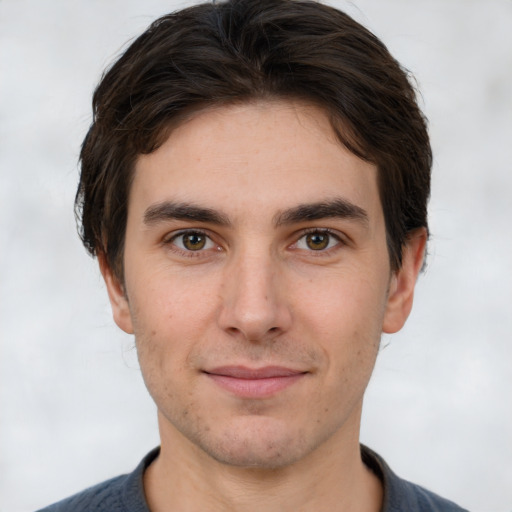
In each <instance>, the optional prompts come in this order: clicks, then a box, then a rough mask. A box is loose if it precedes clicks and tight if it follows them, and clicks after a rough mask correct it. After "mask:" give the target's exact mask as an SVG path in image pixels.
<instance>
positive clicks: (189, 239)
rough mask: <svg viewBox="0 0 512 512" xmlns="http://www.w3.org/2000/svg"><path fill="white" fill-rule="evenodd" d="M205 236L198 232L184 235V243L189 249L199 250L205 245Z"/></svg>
mask: <svg viewBox="0 0 512 512" xmlns="http://www.w3.org/2000/svg"><path fill="white" fill-rule="evenodd" d="M205 242H206V240H205V237H204V236H203V235H200V234H198V233H193V234H191V235H185V237H184V241H183V243H184V245H185V247H186V248H187V249H190V250H191V251H197V250H199V249H202V248H203V247H204V245H205Z"/></svg>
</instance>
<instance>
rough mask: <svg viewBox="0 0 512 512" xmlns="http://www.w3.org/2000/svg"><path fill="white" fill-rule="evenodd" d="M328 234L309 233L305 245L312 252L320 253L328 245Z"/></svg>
mask: <svg viewBox="0 0 512 512" xmlns="http://www.w3.org/2000/svg"><path fill="white" fill-rule="evenodd" d="M330 238H331V237H330V235H329V234H328V233H309V234H307V235H306V245H307V246H308V248H309V249H311V250H313V251H321V250H323V249H325V248H326V247H327V246H328V245H329V241H330Z"/></svg>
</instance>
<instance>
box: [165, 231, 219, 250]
mask: <svg viewBox="0 0 512 512" xmlns="http://www.w3.org/2000/svg"><path fill="white" fill-rule="evenodd" d="M169 243H171V244H172V245H174V246H176V247H177V248H178V249H180V250H181V251H185V252H199V251H204V250H208V249H213V248H214V247H215V244H214V243H213V241H212V240H211V238H210V237H209V236H208V235H206V234H205V233H202V232H201V231H185V232H183V231H182V232H181V233H179V234H177V235H176V236H174V237H173V238H172V239H171V240H169Z"/></svg>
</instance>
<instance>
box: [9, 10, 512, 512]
mask: <svg viewBox="0 0 512 512" xmlns="http://www.w3.org/2000/svg"><path fill="white" fill-rule="evenodd" d="M330 3H331V4H333V5H335V6H337V7H339V8H341V9H344V10H346V11H347V12H349V13H350V14H352V15H353V16H354V17H355V18H356V19H357V20H359V21H360V22H362V23H363V24H364V25H366V26H367V27H369V28H370V29H371V30H373V31H374V32H375V33H376V34H377V35H378V36H379V37H380V38H382V39H383V41H384V42H385V43H386V44H387V45H388V47H389V49H390V50H391V53H393V54H394V55H395V57H397V59H398V60H399V61H400V62H401V63H402V64H403V65H404V66H406V67H407V68H408V69H410V70H411V71H412V72H413V73H414V75H415V76H416V79H417V82H418V84H419V89H420V91H421V100H420V101H421V104H422V106H423V108H424V110H425V112H426V114H427V116H428V118H429V119H430V129H431V135H432V143H433V147H434V153H435V165H434V178H433V193H432V201H431V208H430V212H431V230H432V241H431V245H430V256H429V262H428V267H427V269H426V272H425V274H424V275H422V276H421V277H420V280H419V284H418V290H417V295H416V303H415V308H414V310H413V313H412V315H411V318H410V320H409V322H408V324H407V326H406V327H405V328H404V329H403V331H402V332H401V333H399V334H397V335H394V336H388V337H385V338H384V339H383V348H382V351H381V354H380V356H379V360H378V362H377V368H376V370H375V373H374V376H373V378H372V381H371V383H370V386H369V390H368V393H367V399H366V403H365V411H364V419H363V426H362V435H361V439H362V441H363V442H364V443H365V444H367V445H369V446H370V447H372V448H373V449H375V450H376V451H378V452H379V453H381V454H382V455H383V456H384V457H385V458H386V459H387V461H388V463H389V464H390V465H391V467H392V468H393V469H394V470H395V472H397V473H398V474H400V475H401V476H403V477H406V478H407V479H410V480H413V481H415V482H417V483H420V484H422V485H423V486H426V487H428V488H430V489H432V490H434V491H436V492H438V493H439V494H442V495H444V496H446V497H448V498H451V499H452V500H454V501H456V502H458V503H460V504H461V505H463V506H464V507H467V508H468V509H470V510H472V511H474V512H510V511H511V510H512V229H511V223H512V30H511V29H512V1H511V0H486V1H485V2H484V1H482V0H413V1H412V0H358V1H355V2H346V1H341V0H340V1H332V2H330ZM189 4H190V2H177V1H172V0H167V1H163V0H145V1H141V0H106V1H105V0H103V1H100V0H88V1H86V0H80V1H79V0H45V1H44V2H41V1H38V0H0V315H1V318H0V336H1V338H0V511H1V512H24V511H32V510H35V509H37V508H39V507H42V506H43V505H46V504H49V503H50V502H53V501H56V500H58V499H60V498H63V497H64V496H67V495H69V494H71V493H74V492H76V491H79V490H81V489H83V488H85V487H86V486H89V485H92V484H94V483H96V482H99V481H100V480H103V479H106V478H109V477H111V476H115V475H117V474H119V473H123V472H128V471H131V470H132V469H133V468H134V467H135V466H136V465H137V463H138V462H139V460H140V458H141V457H142V456H143V455H144V454H145V453H146V452H147V451H149V450H150V449H151V448H152V447H154V446H155V445H157V444H158V433H157V427H156V413H155V407H154V405H153V403H152V401H151V399H150V398H149V395H148V394H147V392H146V390H145V388H144V384H143V382H142V379H141V376H140V372H139V369H138V363H137V358H136V354H135V351H134V348H133V340H132V339H131V338H130V337H129V336H126V335H124V334H122V333H121V332H120V331H119V330H118V329H117V328H116V327H115V326H114V323H113V321H112V319H111V314H110V308H109V305H108V301H107V295H106V293H105V290H104V287H103V284H102V282H101V279H100V274H99V271H98V269H97V266H96V262H95V261H93V260H92V259H90V258H89V257H88V256H87V255H86V254H85V251H84V249H83V248H82V247H81V245H80V242H79V239H78V237H77V235H76V231H75V223H74V218H73V198H74V193H75V187H76V183H77V164H76V162H77V156H78V151H79V146H80V143H81V141H82V138H83V137H84V135H85V133H86V130H87V128H88V126H89V123H90V120H91V112H90V101H91V95H92V91H93V88H94V86H95V84H96V83H97V81H98V80H99V78H100V75H101V72H102V70H103V69H104V68H105V66H107V65H108V64H109V63H110V62H111V61H112V60H113V59H114V57H115V56H116V55H118V54H119V52H120V51H121V50H122V49H123V48H125V43H126V42H127V41H128V40H130V39H131V38H133V37H134V36H136V35H138V34H139V33H140V32H142V31H143V30H144V29H145V27H146V26H147V25H148V24H149V23H150V22H151V21H152V20H153V19H155V18H156V17H157V16H160V15H162V14H164V13H167V12H169V11H172V10H175V9H177V8H181V7H184V6H186V5H189Z"/></svg>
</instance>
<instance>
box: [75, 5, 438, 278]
mask: <svg viewBox="0 0 512 512" xmlns="http://www.w3.org/2000/svg"><path fill="white" fill-rule="evenodd" d="M265 98H268V99H276V98H277V99H279V98H284V99H287V98H289V99H298V100H304V101H307V102H308V103H313V104H315V105H317V106H319V107H321V108H322V109H324V110H325V111H326V112H327V113H328V115H329V118H330V121H331V125H332V127H333V129H334V131H335V133H336V135H337V137H338V138H339V140H340V141H341V142H342V143H343V144H344V145H345V146H346V147H347V148H348V149H349V150H350V151H352V152H353V153H354V154H356V155H357V156H359V157H361V158H363V159H365V160H367V161H370V162H372V163H374V164H376V165H377V167H378V170H379V174H378V184H379V194H380V199H381V202H382V207H383V211H384V217H385V223H386V233H387V243H388V250H389V255H390V262H391V267H392V268H393V269H394V270H396V269H398V268H400V266H401V258H402V248H403V246H404V244H405V242H406V240H407V236H408V234H409V233H410V232H411V231H413V230H415V229H416V228H419V227H426V228H427V227H428V224H427V202H428V198H429V194H430V169H431V165H432V153H431V148H430V142H429V137H428V133H427V127H426V121H425V118H424V116H423V115H422V113H421V111H420V109H419V108H418V105H417V102H416V95H415V91H414V88H413V87H412V86H411V84H410V83H409V80H408V73H407V72H406V71H405V70H404V69H402V68H401V66H400V65H399V63H398V62H397V61H396V60H395V59H394V58H393V57H392V56H391V55H390V53H389V52H388V50H387V49H386V47H385V46H384V44H383V43H382V42H381V41H380V40H379V39H378V38H377V37H375V36H374V35H373V34H372V33H371V32H369V31H368V30H367V29H365V28H364V27H363V26H361V25H360V24H359V23H357V22H356V21H354V20H353V19H352V18H351V17H349V16H348V15H347V14H345V13H343V12H341V11H339V10H337V9H334V8H332V7H328V6H326V5H322V4H319V3H317V2H314V1H308V0H228V1H225V2H220V3H205V4H200V5H197V6H194V7H190V8H187V9H184V10H181V11H178V12H175V13H172V14H169V15H166V16H163V17H162V18H160V19H158V20H156V21H155V22H154V23H152V24H151V25H150V26H149V28H148V29H147V30H146V31H145V32H144V33H143V34H142V35H141V36H140V37H138V38H137V39H136V40H135V41H134V42H133V43H132V44H131V45H130V46H129V47H128V49H127V50H126V51H125V52H124V54H123V55H122V56H121V57H120V58H119V59H118V60H117V62H115V63H114V65H113V66H112V67H111V68H110V69H109V70H108V71H107V72H106V74H105V75H104V76H103V78H102V80H101V82H100V83H99V85H98V87H97V88H96V91H95V93H94V97H93V122H92V125H91V127H90V129H89V132H88V133H87V136H86V137H85V140H84V142H83V145H82V150H81V154H80V161H81V176H80V184H79V188H78V191H77V196H76V212H77V217H78V219H79V220H80V221H81V228H80V235H81V238H82V240H83V243H84V245H85V247H86V248H87V249H88V251H89V252H90V253H91V254H92V255H95V254H98V253H102V254H104V256H105V257H106V259H107V262H108V264H109V265H110V267H111V269H112V270H113V272H114V274H115V275H116V277H117V278H118V279H120V281H121V282H122V281H123V264H122V260H123V249H124V238H125V230H126V221H127V209H128V196H129V191H130V186H131V182H132V178H133V172H134V165H135V161H136V158H137V156H138V155H140V154H148V153H151V152H152V151H155V150H156V149H157V148H158V147H159V146H160V145H161V144H162V143H163V142H164V141H165V139H166V137H167V136H168V135H169V133H170V131H169V127H170V126H174V125H176V123H179V121H180V119H182V118H183V117H184V116H185V115H186V114H187V113H189V112H191V111H194V110H199V109H201V108H204V107H206V106H210V105H222V104H229V103H233V102H243V101H250V100H253V99H265Z"/></svg>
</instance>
